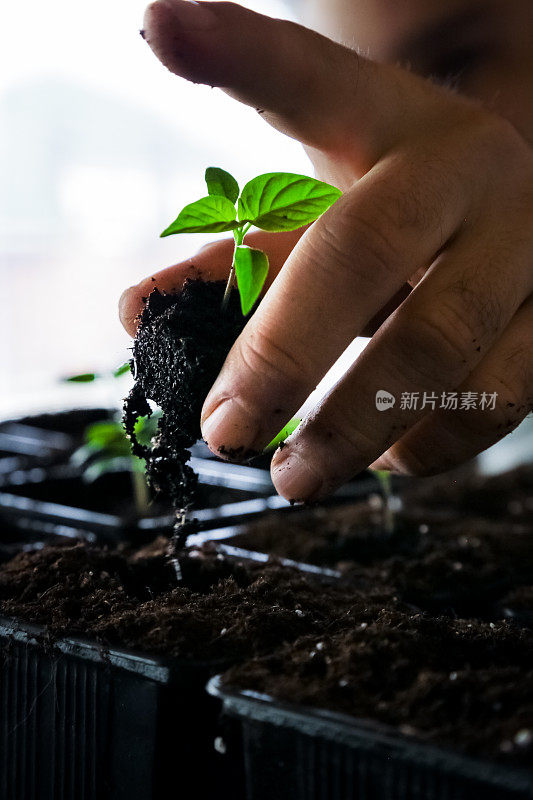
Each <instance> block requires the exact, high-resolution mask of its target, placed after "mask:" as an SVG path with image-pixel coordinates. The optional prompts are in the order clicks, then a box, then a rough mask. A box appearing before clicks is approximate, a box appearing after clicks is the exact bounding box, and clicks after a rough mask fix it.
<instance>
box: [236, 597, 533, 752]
mask: <svg viewBox="0 0 533 800" xmlns="http://www.w3.org/2000/svg"><path fill="white" fill-rule="evenodd" d="M224 681H225V683H226V684H227V685H229V686H233V687H235V688H238V689H249V690H254V691H258V692H262V693H266V694H269V695H272V696H274V697H275V698H277V699H279V700H282V701H286V702H289V703H302V704H304V705H308V706H315V707H319V708H326V709H329V710H333V711H340V712H345V713H348V714H351V715H353V716H355V717H360V718H366V719H372V720H378V721H380V722H383V723H386V724H388V725H392V726H395V727H397V728H399V729H400V731H401V732H402V733H404V734H406V735H408V736H416V737H418V738H421V739H424V740H426V741H428V742H433V743H435V744H439V745H445V746H449V747H452V748H459V749H461V750H463V751H466V752H469V753H471V754H475V755H479V756H484V757H491V758H496V759H501V760H506V761H509V762H513V763H518V764H521V765H523V766H526V767H531V763H532V758H533V631H525V630H521V629H519V628H517V627H513V625H511V624H509V623H505V622H499V623H481V622H477V621H474V620H470V621H467V620H451V619H449V618H436V617H428V616H425V615H422V614H409V613H405V612H402V611H401V610H399V609H396V610H395V609H391V608H385V609H384V610H383V611H380V612H379V613H378V614H377V615H376V616H375V617H374V618H373V619H371V620H367V621H361V622H359V623H358V624H356V625H354V626H353V627H352V628H351V629H346V630H344V631H342V632H337V633H335V634H333V635H319V636H316V635H313V636H306V637H304V638H303V639H300V640H299V641H298V642H297V643H296V644H295V645H293V646H291V647H283V648H281V649H280V650H279V651H278V652H276V653H274V654H270V655H267V656H265V657H263V658H256V659H254V660H251V661H249V662H247V663H245V664H242V665H238V666H236V667H234V668H232V669H231V670H230V671H229V672H228V673H226V675H225V679H224Z"/></svg>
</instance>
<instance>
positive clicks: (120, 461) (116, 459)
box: [83, 455, 144, 483]
mask: <svg viewBox="0 0 533 800" xmlns="http://www.w3.org/2000/svg"><path fill="white" fill-rule="evenodd" d="M109 472H141V473H144V462H143V460H142V459H141V458H137V456H131V455H130V456H129V457H124V456H110V457H105V458H100V459H98V461H96V462H95V463H94V464H91V465H90V466H89V467H87V469H86V470H85V471H84V473H83V480H84V481H86V483H93V482H94V481H96V480H97V479H98V478H100V477H101V476H102V475H106V474H107V473H109Z"/></svg>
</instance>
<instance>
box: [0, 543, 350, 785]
mask: <svg viewBox="0 0 533 800" xmlns="http://www.w3.org/2000/svg"><path fill="white" fill-rule="evenodd" d="M220 550H221V552H224V553H225V554H226V555H227V556H228V557H229V558H235V559H238V560H239V561H244V562H248V563H249V562H256V563H261V562H263V561H264V560H265V559H264V558H263V556H262V555H261V554H257V553H248V552H246V551H244V550H238V549H237V548H231V547H227V548H226V547H221V548H220ZM232 550H234V551H235V552H232ZM280 562H281V563H282V564H285V565H287V566H291V567H296V568H298V569H301V570H302V571H303V572H305V573H310V574H312V575H313V576H314V577H315V578H316V579H317V581H320V582H331V581H332V580H335V579H336V577H337V576H336V573H334V572H333V571H332V570H323V569H319V568H318V567H314V566H308V565H301V564H299V563H297V562H294V561H288V560H285V559H280ZM229 666H230V664H229V663H228V662H226V663H224V662H221V661H220V660H217V661H215V660H212V661H193V660H188V661H187V660H180V659H176V658H165V657H153V656H147V655H145V654H143V653H139V652H134V651H130V650H127V649H122V648H106V647H103V646H99V645H98V644H96V643H95V642H94V641H92V642H91V641H87V640H84V639H82V638H79V637H65V638H61V639H56V640H52V639H50V638H49V637H47V635H46V632H45V629H44V627H43V626H37V625H29V624H27V623H24V622H20V621H18V620H12V619H5V618H1V617H0V798H1V800H56V799H57V798H61V800H80V799H81V798H83V800H167V799H168V798H171V797H172V798H177V800H191V799H192V798H194V800H244V798H245V791H244V776H245V769H244V763H243V748H242V741H241V733H240V729H239V728H238V727H237V726H236V725H235V724H234V723H233V722H232V721H230V720H229V718H227V717H226V716H223V715H222V713H221V712H222V703H221V701H220V700H219V698H218V697H217V696H215V695H214V694H213V693H211V694H209V693H208V692H206V690H205V686H206V682H207V681H208V680H209V679H210V678H211V677H213V676H214V675H215V673H219V672H221V671H223V670H224V669H227V668H228V667H229Z"/></svg>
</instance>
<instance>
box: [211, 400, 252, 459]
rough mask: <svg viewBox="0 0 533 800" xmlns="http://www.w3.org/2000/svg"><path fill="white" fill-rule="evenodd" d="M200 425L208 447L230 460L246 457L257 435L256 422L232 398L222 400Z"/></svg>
mask: <svg viewBox="0 0 533 800" xmlns="http://www.w3.org/2000/svg"><path fill="white" fill-rule="evenodd" d="M201 425H202V436H203V438H204V440H205V441H206V443H207V444H208V445H209V447H210V448H211V449H212V450H214V451H215V452H218V453H220V454H221V455H226V456H229V457H230V458H231V457H232V456H234V457H235V458H239V457H246V455H247V453H248V452H249V451H250V450H251V449H252V448H253V445H254V444H255V442H256V440H257V437H258V434H259V426H258V424H257V422H256V421H255V420H254V419H253V417H252V416H251V415H250V414H248V413H247V412H246V411H245V409H244V408H243V406H242V405H241V404H239V403H237V402H236V401H235V400H233V399H232V398H228V399H227V400H223V401H222V402H221V403H220V404H219V405H218V406H217V407H216V408H215V410H214V411H212V412H211V413H210V414H209V416H207V417H206V418H205V419H203V420H202V423H201Z"/></svg>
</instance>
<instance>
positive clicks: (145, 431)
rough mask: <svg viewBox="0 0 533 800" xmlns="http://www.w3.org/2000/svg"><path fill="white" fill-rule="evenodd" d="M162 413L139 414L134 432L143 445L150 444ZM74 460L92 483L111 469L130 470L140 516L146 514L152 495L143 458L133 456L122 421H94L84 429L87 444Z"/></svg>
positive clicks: (74, 456)
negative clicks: (145, 415)
mask: <svg viewBox="0 0 533 800" xmlns="http://www.w3.org/2000/svg"><path fill="white" fill-rule="evenodd" d="M158 419H159V415H158V413H157V412H154V413H153V414H152V416H151V417H140V418H139V419H138V420H137V422H136V423H135V435H136V437H137V440H138V441H139V442H140V443H141V444H146V445H148V444H149V443H150V441H151V439H152V437H153V436H155V433H156V429H157V423H158ZM70 460H71V463H72V464H73V465H75V466H76V467H79V468H81V469H82V470H83V478H84V480H85V481H87V482H88V483H92V482H93V481H95V480H96V479H97V478H99V477H100V476H101V475H105V474H106V473H108V472H129V473H130V475H131V483H132V489H133V497H134V500H135V508H136V510H137V513H138V514H139V516H143V515H145V514H146V512H147V510H148V506H149V504H150V495H149V491H148V486H147V483H146V477H145V462H144V459H142V458H139V457H138V456H135V455H133V453H132V452H131V442H130V440H129V438H128V436H127V434H126V432H125V430H124V428H123V426H122V423H121V422H120V421H119V420H108V421H103V422H94V423H92V424H91V425H88V426H87V428H86V429H85V431H84V444H82V445H81V447H79V448H78V449H77V450H75V451H74V453H73V454H72V456H71V459H70Z"/></svg>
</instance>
